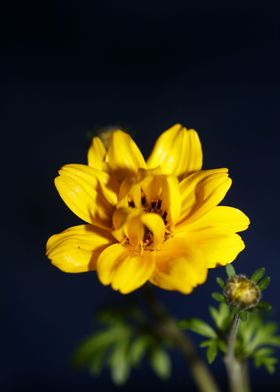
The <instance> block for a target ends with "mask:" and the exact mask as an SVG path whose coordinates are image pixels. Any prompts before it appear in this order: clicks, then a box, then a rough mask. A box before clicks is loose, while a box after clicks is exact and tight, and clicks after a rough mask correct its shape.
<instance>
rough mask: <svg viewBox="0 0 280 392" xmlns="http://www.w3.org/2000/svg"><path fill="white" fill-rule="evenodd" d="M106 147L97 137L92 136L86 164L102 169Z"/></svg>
mask: <svg viewBox="0 0 280 392" xmlns="http://www.w3.org/2000/svg"><path fill="white" fill-rule="evenodd" d="M105 155H106V148H105V146H104V144H103V143H102V140H101V139H100V138H99V137H94V138H93V139H92V142H91V146H90V148H89V150H88V165H89V166H91V167H93V168H95V169H99V170H103V168H104V164H105Z"/></svg>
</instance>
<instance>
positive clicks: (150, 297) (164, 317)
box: [143, 285, 219, 392]
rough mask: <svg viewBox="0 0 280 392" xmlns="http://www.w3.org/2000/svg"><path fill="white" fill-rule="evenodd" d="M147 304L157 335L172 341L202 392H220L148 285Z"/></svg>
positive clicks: (196, 354)
mask: <svg viewBox="0 0 280 392" xmlns="http://www.w3.org/2000/svg"><path fill="white" fill-rule="evenodd" d="M143 293H144V299H145V301H146V304H147V306H148V308H149V310H150V311H151V313H152V314H153V315H154V317H155V319H156V320H157V326H156V333H157V334H158V335H159V336H160V337H161V338H164V339H168V340H170V341H171V342H172V343H173V344H174V345H175V346H176V347H177V348H178V350H179V351H180V352H181V354H182V356H183V357H184V359H185V361H186V363H187V365H188V368H189V370H190V373H191V376H192V378H193V380H194V382H195V384H196V386H197V389H198V391H200V392H219V388H218V386H217V384H216V381H215V379H214V377H213V375H212V374H211V372H210V371H209V369H208V367H207V366H206V364H205V363H204V362H203V361H202V360H201V359H200V357H199V355H198V353H197V351H196V348H195V346H194V345H193V343H192V341H191V339H190V338H189V337H188V336H187V335H186V334H184V333H183V332H182V331H180V330H179V329H178V327H177V324H176V321H175V319H173V318H172V317H171V316H170V315H169V313H168V312H167V310H166V309H165V308H164V307H163V305H162V304H161V303H159V302H158V301H157V300H156V298H155V296H154V293H153V290H152V288H151V287H149V286H148V285H147V286H145V287H144V289H143Z"/></svg>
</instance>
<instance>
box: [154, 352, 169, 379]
mask: <svg viewBox="0 0 280 392" xmlns="http://www.w3.org/2000/svg"><path fill="white" fill-rule="evenodd" d="M150 363H151V367H152V369H153V370H154V372H155V373H156V374H157V375H158V376H159V377H160V378H161V379H163V380H166V379H168V378H169V377H170V374H171V361H170V358H169V355H168V354H167V352H166V351H164V350H163V349H161V348H159V347H157V348H155V349H154V350H153V351H152V353H151V358H150Z"/></svg>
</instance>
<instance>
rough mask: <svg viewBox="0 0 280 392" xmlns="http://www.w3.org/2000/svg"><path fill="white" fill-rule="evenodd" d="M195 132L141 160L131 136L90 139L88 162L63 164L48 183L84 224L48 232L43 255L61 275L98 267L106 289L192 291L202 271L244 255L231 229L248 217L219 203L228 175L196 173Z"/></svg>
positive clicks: (173, 132) (175, 134)
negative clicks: (151, 286)
mask: <svg viewBox="0 0 280 392" xmlns="http://www.w3.org/2000/svg"><path fill="white" fill-rule="evenodd" d="M201 167H202V150H201V144H200V140H199V137H198V135H197V133H196V132H195V131H194V130H187V129H186V128H184V127H183V126H181V125H179V124H176V125H174V126H173V127H171V128H170V129H168V130H167V131H165V132H164V133H163V134H162V135H161V136H160V137H159V138H158V140H157V142H156V144H155V146H154V149H153V151H152V153H151V155H150V157H149V158H148V160H147V162H145V160H144V158H143V156H142V154H141V152H140V150H139V149H138V147H137V146H136V144H135V143H134V141H133V140H132V139H131V137H130V136H129V135H128V134H127V133H125V132H123V131H120V130H117V131H114V132H112V133H111V135H110V138H109V142H108V148H107V147H105V145H104V144H103V142H102V141H101V139H100V138H98V137H95V138H93V141H92V145H91V147H90V149H89V153H88V165H78V164H71V165H66V166H64V167H63V168H62V169H61V170H60V171H59V176H58V177H57V178H56V179H55V185H56V188H57V190H58V192H59V194H60V196H61V197H62V199H63V200H64V202H65V203H66V205H67V206H68V207H69V208H70V209H71V210H72V211H73V212H74V213H75V214H76V215H77V216H78V217H79V218H81V219H82V220H83V221H85V222H87V224H84V225H80V226H75V227H71V228H69V229H67V230H65V231H63V232H62V233H60V234H56V235H53V236H52V237H50V239H49V240H48V242H47V256H48V257H49V258H50V259H51V261H52V263H53V264H54V265H55V266H57V267H58V268H60V269H61V270H62V271H65V272H84V271H91V270H96V271H97V275H98V277H99V279H100V281H101V283H102V284H104V285H111V286H112V288H113V289H114V290H119V291H120V292H121V293H123V294H126V293H129V292H131V291H133V290H135V289H137V288H139V287H140V286H142V285H144V284H145V283H146V282H147V281H150V282H151V283H153V284H154V285H156V286H158V287H161V288H163V289H165V290H177V291H180V292H181V293H184V294H188V293H190V292H191V291H192V290H193V288H194V287H195V286H197V285H198V284H201V283H203V282H205V280H206V277H207V271H208V269H209V268H214V267H217V266H220V265H225V264H227V263H230V262H232V261H233V260H234V259H235V258H236V256H237V255H238V253H239V252H240V251H242V250H243V249H244V243H243V241H242V239H241V237H240V236H239V235H238V234H236V232H239V231H242V230H245V229H247V227H248V225H249V219H248V218H247V216H246V215H244V214H243V213H242V212H241V211H240V210H238V209H236V208H232V207H225V206H217V205H218V204H219V203H220V202H221V201H222V200H223V198H224V196H225V194H226V193H227V191H228V189H229V188H230V186H231V180H230V179H229V177H228V170H227V169H213V170H201Z"/></svg>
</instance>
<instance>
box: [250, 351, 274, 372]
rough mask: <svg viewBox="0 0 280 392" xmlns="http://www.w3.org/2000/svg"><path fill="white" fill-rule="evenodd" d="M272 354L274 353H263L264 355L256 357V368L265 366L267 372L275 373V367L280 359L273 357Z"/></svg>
mask: <svg viewBox="0 0 280 392" xmlns="http://www.w3.org/2000/svg"><path fill="white" fill-rule="evenodd" d="M270 354H272V352H270V353H269V352H265V351H263V353H261V354H259V355H256V356H255V358H254V362H255V366H256V367H260V366H264V367H265V368H266V370H267V371H268V372H269V373H270V374H272V373H274V372H275V365H276V364H277V363H278V359H277V358H274V357H271V356H270Z"/></svg>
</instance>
